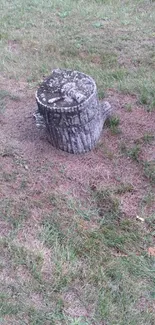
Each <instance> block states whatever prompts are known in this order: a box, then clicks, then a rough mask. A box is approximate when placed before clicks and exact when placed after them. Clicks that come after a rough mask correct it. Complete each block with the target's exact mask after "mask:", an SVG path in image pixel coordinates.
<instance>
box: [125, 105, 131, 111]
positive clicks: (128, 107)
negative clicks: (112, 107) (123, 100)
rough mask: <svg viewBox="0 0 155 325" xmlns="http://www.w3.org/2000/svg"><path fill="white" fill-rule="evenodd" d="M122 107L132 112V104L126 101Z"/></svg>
mask: <svg viewBox="0 0 155 325" xmlns="http://www.w3.org/2000/svg"><path fill="white" fill-rule="evenodd" d="M124 108H125V110H126V111H127V112H132V104H129V103H127V104H125V105H124Z"/></svg>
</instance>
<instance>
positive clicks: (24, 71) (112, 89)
mask: <svg viewBox="0 0 155 325" xmlns="http://www.w3.org/2000/svg"><path fill="white" fill-rule="evenodd" d="M154 22H155V1H153V0H152V1H151V0H130V1H128V0H96V1H95V0H46V1H43V0H31V1H30V0H14V1H13V0H5V1H4V0H1V2H0V70H1V76H0V184H1V185H0V324H2V325H42V324H43V325H61V324H62V325H139V324H141V325H153V324H154V323H155V240H154V237H155V73H154V69H155V28H154ZM56 67H63V68H71V69H76V70H79V71H82V72H85V73H87V74H89V75H91V76H92V77H93V78H94V79H95V81H96V83H97V87H98V93H99V98H100V99H103V98H105V99H106V100H108V101H109V102H110V103H111V105H112V107H113V109H114V114H113V116H112V118H111V119H110V121H108V123H107V125H106V127H105V130H104V134H103V136H102V137H101V139H100V141H99V143H98V145H97V147H96V148H95V149H94V150H93V151H92V152H90V153H87V154H85V155H79V156H74V155H69V154H67V153H64V152H60V151H58V150H56V149H54V148H52V147H51V145H50V144H49V143H48V142H47V140H46V137H45V135H44V134H42V133H39V131H38V130H37V129H36V126H35V123H34V121H33V117H32V114H33V112H34V111H35V109H36V104H35V98H34V97H35V96H34V94H35V91H36V89H37V87H38V85H39V83H40V82H41V81H42V80H43V78H44V76H47V75H48V74H50V72H51V70H52V69H53V68H56Z"/></svg>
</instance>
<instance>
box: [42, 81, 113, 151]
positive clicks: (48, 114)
mask: <svg viewBox="0 0 155 325" xmlns="http://www.w3.org/2000/svg"><path fill="white" fill-rule="evenodd" d="M36 100H37V104H38V113H39V114H40V115H41V116H42V117H43V118H44V121H45V125H46V128H47V131H48V138H49V140H50V142H51V144H52V145H53V146H54V147H56V148H58V149H61V150H64V151H67V152H69V153H74V154H75V153H76V154H77V153H84V152H87V151H89V150H91V149H92V148H94V146H95V144H96V143H97V141H98V139H99V137H100V134H101V131H102V128H103V123H104V121H105V119H106V118H107V116H108V114H109V111H110V105H109V104H108V103H107V102H105V103H103V104H102V105H101V104H100V103H99V100H98V96H97V90H96V86H95V87H94V90H93V93H92V94H91V96H89V98H87V99H86V100H84V101H83V102H82V103H80V104H77V105H76V106H73V107H67V108H66V107H50V106H48V105H45V104H44V103H42V102H41V101H40V99H39V98H38V96H37V95H36Z"/></svg>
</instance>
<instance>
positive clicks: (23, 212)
mask: <svg viewBox="0 0 155 325" xmlns="http://www.w3.org/2000/svg"><path fill="white" fill-rule="evenodd" d="M0 216H1V218H2V220H5V221H7V222H9V223H10V224H11V225H12V226H13V228H15V229H16V228H18V227H20V226H21V224H22V223H23V222H24V221H25V220H27V219H28V217H29V210H28V208H27V207H26V205H24V203H23V202H16V201H14V200H12V199H8V198H6V199H1V200H0Z"/></svg>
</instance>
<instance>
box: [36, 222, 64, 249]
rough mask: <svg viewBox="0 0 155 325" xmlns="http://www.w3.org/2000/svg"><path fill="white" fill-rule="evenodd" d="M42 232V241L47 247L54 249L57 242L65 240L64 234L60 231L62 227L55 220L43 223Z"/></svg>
mask: <svg viewBox="0 0 155 325" xmlns="http://www.w3.org/2000/svg"><path fill="white" fill-rule="evenodd" d="M42 227H43V228H42V231H41V234H40V236H41V241H43V242H44V243H45V245H46V246H47V247H52V246H53V245H54V243H55V242H59V243H60V244H61V242H62V241H63V239H64V236H65V235H64V234H63V232H62V231H61V230H60V226H59V224H58V223H57V222H55V221H53V220H51V221H50V220H49V218H48V219H47V221H46V220H44V221H43V225H42Z"/></svg>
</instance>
